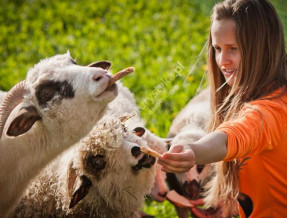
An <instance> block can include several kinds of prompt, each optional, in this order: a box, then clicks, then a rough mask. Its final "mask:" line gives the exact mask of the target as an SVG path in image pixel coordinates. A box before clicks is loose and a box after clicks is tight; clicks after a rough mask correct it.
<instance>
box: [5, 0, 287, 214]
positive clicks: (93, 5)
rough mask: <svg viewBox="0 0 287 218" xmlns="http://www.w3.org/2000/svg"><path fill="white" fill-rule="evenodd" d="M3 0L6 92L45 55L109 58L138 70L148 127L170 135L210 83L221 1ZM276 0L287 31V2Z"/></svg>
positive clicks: (134, 85)
mask: <svg viewBox="0 0 287 218" xmlns="http://www.w3.org/2000/svg"><path fill="white" fill-rule="evenodd" d="M0 2H1V7H0V30H1V34H0V89H2V90H9V89H10V88H11V87H12V86H13V85H14V84H16V83H17V82H19V81H20V80H23V79H24V78H25V75H26V72H27V70H28V69H29V68H30V67H32V66H33V65H34V64H35V63H37V62H38V61H39V60H40V59H43V58H45V57H49V56H53V55H55V54H58V53H65V52H66V51H67V50H69V51H70V53H71V55H72V56H73V57H75V58H76V59H77V62H78V63H79V64H82V65H86V64H88V63H91V62H94V61H98V60H110V61H111V62H112V63H113V67H112V71H113V72H117V71H118V70H121V69H123V68H125V67H128V66H133V67H135V68H136V72H135V73H133V74H132V75H130V76H128V77H126V78H125V79H123V83H124V84H125V85H126V86H127V87H129V88H130V90H131V91H132V92H133V93H134V94H135V98H136V101H137V103H138V105H139V107H140V109H141V114H142V117H143V118H144V120H145V121H146V125H147V127H148V128H149V129H150V130H151V131H152V132H154V133H156V134H157V135H159V136H162V137H165V136H166V134H167V132H168V128H169V126H170V124H171V121H172V120H173V118H174V117H175V115H176V114H177V113H178V112H179V111H180V110H181V109H182V108H183V107H184V106H185V104H186V103H187V102H188V101H189V99H190V98H191V97H192V96H193V95H195V94H196V92H197V90H198V89H200V88H201V89H203V88H204V87H205V86H206V85H207V84H206V83H207V82H206V78H205V77H204V75H205V70H206V64H205V51H204V49H203V47H204V45H205V43H206V40H207V35H208V29H209V15H210V12H211V8H212V6H213V5H214V3H215V1H214V0H205V1H202V0H169V1H165V0H154V1H146V0H137V1H132V0H105V1H99V0H98V1H92V0H86V1H77V0H61V1H56V0H26V1H24V0H13V1H12V0H0ZM272 2H273V3H274V4H275V6H276V8H278V11H279V13H280V16H281V18H282V21H283V24H284V25H285V29H286V25H287V18H286V15H285V12H286V10H287V5H286V2H285V1H284V0H272ZM285 32H286V31H285ZM201 52H202V53H201ZM201 82H202V83H201ZM144 210H145V211H146V212H148V213H150V214H153V215H156V217H175V216H176V215H175V211H174V209H173V207H172V206H171V205H170V204H169V203H168V202H165V203H164V204H157V203H155V202H150V201H147V204H146V205H145V206H144Z"/></svg>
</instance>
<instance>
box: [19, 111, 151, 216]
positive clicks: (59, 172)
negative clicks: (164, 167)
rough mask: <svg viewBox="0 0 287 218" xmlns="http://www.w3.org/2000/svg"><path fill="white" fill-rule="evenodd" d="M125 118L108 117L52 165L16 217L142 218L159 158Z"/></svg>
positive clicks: (25, 198) (33, 184)
mask: <svg viewBox="0 0 287 218" xmlns="http://www.w3.org/2000/svg"><path fill="white" fill-rule="evenodd" d="M124 120H125V118H122V117H120V118H116V116H105V117H104V118H103V119H102V120H101V121H100V122H99V123H98V124H97V125H96V126H95V127H94V128H93V130H92V131H91V132H90V133H89V135H88V136H87V137H85V138H84V139H82V140H81V141H80V142H79V143H78V144H76V145H75V146H73V147H72V148H70V149H69V150H68V151H66V152H65V153H64V154H62V155H61V156H60V157H59V158H57V159H56V160H55V161H53V162H52V163H51V164H50V165H49V166H48V167H46V168H45V170H44V171H43V172H42V173H41V174H40V176H38V177H37V179H36V180H35V181H34V182H33V183H32V185H31V186H30V188H29V189H28V190H27V192H26V195H25V197H24V198H23V199H22V200H21V202H20V204H19V205H18V207H17V209H16V211H15V214H14V217H31V216H33V217H43V216H44V217H45V216H52V217H53V216H56V217H63V216H73V217H101V218H105V217H120V218H122V217H139V210H140V208H141V206H142V204H143V203H144V200H145V195H146V194H149V193H150V190H151V188H152V186H153V182H154V176H155V175H154V174H155V168H154V164H155V158H154V157H152V156H149V155H146V154H143V153H141V152H140V147H139V146H145V147H147V141H145V140H143V139H142V138H141V137H139V136H138V135H137V134H135V133H134V131H133V130H132V129H130V128H129V127H128V126H126V124H124ZM140 130H141V129H140ZM142 133H143V132H141V134H142ZM141 134H140V135H141Z"/></svg>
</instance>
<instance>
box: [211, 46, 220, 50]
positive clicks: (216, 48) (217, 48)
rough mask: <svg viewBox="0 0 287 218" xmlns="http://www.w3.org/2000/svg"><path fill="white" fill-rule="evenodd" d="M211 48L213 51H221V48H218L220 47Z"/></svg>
mask: <svg viewBox="0 0 287 218" xmlns="http://www.w3.org/2000/svg"><path fill="white" fill-rule="evenodd" d="M213 48H214V50H215V51H221V48H220V47H217V46H216V47H213Z"/></svg>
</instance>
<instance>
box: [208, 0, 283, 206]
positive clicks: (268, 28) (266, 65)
mask: <svg viewBox="0 0 287 218" xmlns="http://www.w3.org/2000/svg"><path fill="white" fill-rule="evenodd" d="M221 19H232V20H233V21H234V22H235V25H236V28H235V29H236V30H235V37H236V40H237V43H238V47H239V51H240V54H241V62H240V66H239V69H237V73H236V78H234V83H233V85H232V86H231V87H230V86H228V85H225V86H223V87H222V88H220V87H221V86H222V84H223V83H224V82H225V78H224V76H223V75H222V73H221V72H220V69H219V68H218V66H217V64H216V61H215V50H214V48H213V47H212V38H211V35H209V40H208V54H207V62H208V68H209V80H210V81H209V83H210V87H211V114H212V117H211V122H210V126H209V131H214V130H215V129H216V128H217V127H218V126H219V125H220V124H221V123H223V122H224V121H227V120H232V119H234V118H236V115H237V114H238V112H239V111H240V109H241V108H242V106H243V105H244V104H245V103H248V102H250V101H252V100H255V99H259V98H264V96H266V95H268V94H269V93H271V92H272V91H274V90H276V89H278V88H279V87H282V86H283V87H285V89H286V86H287V72H286V69H287V68H286V51H285V42H284V33H283V27H282V24H281V22H280V20H279V18H278V15H277V13H276V11H275V9H274V7H273V6H272V5H271V4H270V2H269V1H268V0H226V1H224V2H220V3H217V4H216V5H215V6H214V9H213V13H212V16H211V25H212V22H213V20H221ZM219 88H220V89H219ZM218 89H219V90H218ZM285 89H284V91H285ZM237 165H238V164H237V161H236V160H234V161H231V162H219V163H217V164H216V175H215V177H214V178H213V179H212V180H211V182H210V183H209V184H208V185H207V192H206V197H205V201H206V203H207V205H208V206H213V207H214V206H215V207H216V206H217V205H218V203H219V202H226V201H229V202H230V201H234V200H235V199H236V198H237V197H238V194H239V179H238V166H237Z"/></svg>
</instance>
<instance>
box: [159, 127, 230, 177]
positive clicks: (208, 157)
mask: <svg viewBox="0 0 287 218" xmlns="http://www.w3.org/2000/svg"><path fill="white" fill-rule="evenodd" d="M226 144H227V135H226V134H225V133H223V132H220V131H215V132H212V133H210V134H207V135H206V136H204V137H202V138H201V139H199V140H198V141H196V142H193V143H191V144H188V145H173V146H172V147H171V148H170V150H169V151H168V152H167V153H165V154H163V155H162V157H160V158H159V160H158V163H159V164H161V165H162V166H163V167H162V170H163V171H166V172H171V173H183V172H187V171H189V170H190V168H192V167H193V166H194V165H195V164H208V163H213V162H217V161H220V160H222V159H223V158H224V157H225V155H226V151H227V148H226Z"/></svg>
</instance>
